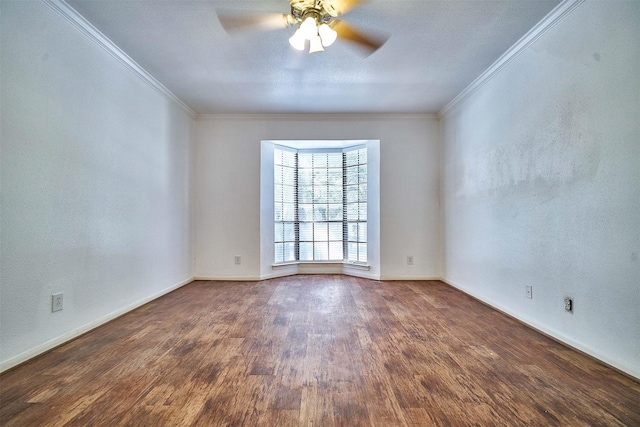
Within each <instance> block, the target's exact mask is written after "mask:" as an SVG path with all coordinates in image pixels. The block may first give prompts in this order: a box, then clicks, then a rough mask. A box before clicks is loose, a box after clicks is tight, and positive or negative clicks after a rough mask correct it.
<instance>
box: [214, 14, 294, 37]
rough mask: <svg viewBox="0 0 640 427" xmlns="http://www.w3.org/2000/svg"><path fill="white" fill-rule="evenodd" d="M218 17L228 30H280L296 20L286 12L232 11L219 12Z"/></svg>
mask: <svg viewBox="0 0 640 427" xmlns="http://www.w3.org/2000/svg"><path fill="white" fill-rule="evenodd" d="M218 19H219V20H220V23H221V24H222V27H223V28H224V29H225V30H226V31H227V32H233V31H241V30H278V29H281V28H287V27H288V26H290V25H291V24H292V23H293V22H294V21H295V18H294V17H293V15H289V14H286V13H254V14H246V13H230V12H219V13H218Z"/></svg>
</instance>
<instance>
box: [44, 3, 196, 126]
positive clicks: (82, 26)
mask: <svg viewBox="0 0 640 427" xmlns="http://www.w3.org/2000/svg"><path fill="white" fill-rule="evenodd" d="M42 2H43V3H44V4H46V5H47V6H49V7H50V8H51V9H53V10H54V11H55V12H57V13H58V14H59V15H60V16H62V17H63V18H65V19H66V20H67V21H68V22H70V23H71V24H72V25H73V26H74V27H75V28H76V29H78V30H79V31H80V32H81V33H82V34H84V35H85V36H86V37H87V38H88V39H90V40H91V41H93V42H94V43H95V44H97V45H98V46H100V47H101V48H103V49H104V50H105V51H107V52H108V53H109V54H111V56H113V57H114V58H115V59H117V60H118V61H119V62H120V63H121V64H122V65H124V66H125V68H127V69H128V70H129V71H131V72H132V73H133V74H135V75H136V76H138V77H139V78H140V79H142V80H143V81H144V82H146V83H147V84H149V86H151V87H152V88H154V89H155V90H156V91H158V92H159V93H160V94H162V95H164V96H165V97H166V98H167V99H169V100H170V101H172V102H173V103H174V104H175V105H177V106H178V107H180V108H181V109H182V110H183V111H184V112H186V113H187V114H188V115H189V116H190V117H191V118H192V119H195V118H196V113H195V112H194V111H193V110H192V109H191V108H189V107H188V106H187V104H185V103H184V102H182V101H181V100H180V98H178V97H177V96H176V95H174V94H173V92H171V91H170V90H169V89H167V88H166V87H165V86H164V85H163V84H162V83H160V82H159V81H158V80H156V79H155V78H154V77H153V76H152V75H151V74H149V73H148V72H147V71H146V70H145V69H144V68H142V67H141V66H140V65H138V64H137V63H136V62H135V61H134V60H133V59H131V57H129V55H127V54H126V53H125V52H124V51H123V50H122V49H120V48H119V47H118V46H116V45H115V43H113V42H112V41H111V40H109V38H108V37H107V36H105V35H104V34H102V33H101V32H100V30H98V29H97V28H96V27H94V26H93V25H92V24H91V23H90V22H89V21H87V20H86V19H85V18H84V17H83V16H82V15H80V14H79V13H78V12H77V11H76V10H75V9H74V8H72V7H71V6H69V4H67V3H66V2H65V1H64V0H42Z"/></svg>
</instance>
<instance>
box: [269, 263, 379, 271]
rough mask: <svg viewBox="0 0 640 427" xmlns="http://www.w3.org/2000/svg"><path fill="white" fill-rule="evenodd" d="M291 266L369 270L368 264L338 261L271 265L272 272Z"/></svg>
mask: <svg viewBox="0 0 640 427" xmlns="http://www.w3.org/2000/svg"><path fill="white" fill-rule="evenodd" d="M292 266H327V267H330V266H335V267H342V268H345V269H351V270H370V269H371V266H370V265H369V264H356V263H353V262H339V261H295V262H283V263H279V264H272V265H271V268H272V269H273V270H280V269H286V268H290V267H292Z"/></svg>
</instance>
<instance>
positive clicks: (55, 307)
mask: <svg viewBox="0 0 640 427" xmlns="http://www.w3.org/2000/svg"><path fill="white" fill-rule="evenodd" d="M63 303H64V294H63V293H60V294H53V295H51V312H52V313H55V312H56V311H60V310H62V308H63Z"/></svg>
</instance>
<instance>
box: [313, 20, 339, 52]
mask: <svg viewBox="0 0 640 427" xmlns="http://www.w3.org/2000/svg"><path fill="white" fill-rule="evenodd" d="M318 34H320V38H321V39H322V45H323V46H324V47H327V46H331V45H332V44H333V42H335V41H336V38H337V37H338V33H336V32H335V31H334V30H333V28H331V27H330V26H328V25H327V24H322V25H320V27H319V28H318Z"/></svg>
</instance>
